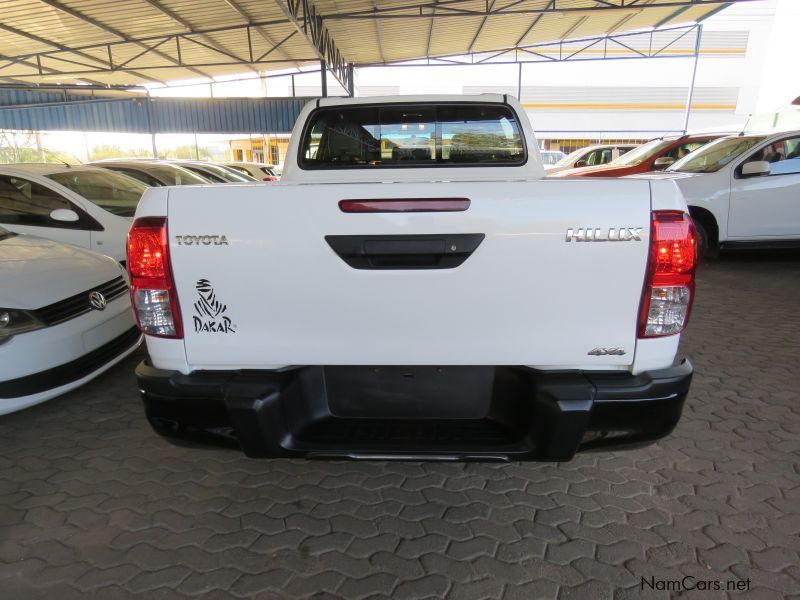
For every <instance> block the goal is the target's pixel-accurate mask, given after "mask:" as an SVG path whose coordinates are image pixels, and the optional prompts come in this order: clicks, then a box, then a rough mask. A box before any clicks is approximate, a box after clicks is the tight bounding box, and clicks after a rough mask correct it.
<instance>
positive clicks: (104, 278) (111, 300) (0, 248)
mask: <svg viewBox="0 0 800 600" xmlns="http://www.w3.org/2000/svg"><path fill="white" fill-rule="evenodd" d="M0 281H2V282H3V285H2V286H0V415H2V414H5V413H9V412H12V411H15V410H20V409H23V408H26V407H28V406H32V405H34V404H38V403H40V402H44V401H45V400H49V399H50V398H53V397H55V396H58V395H60V394H64V393H66V392H68V391H70V390H72V389H75V388H76V387H78V386H80V385H82V384H84V383H86V382H87V381H89V380H91V379H93V378H94V377H97V376H98V375H99V374H100V373H102V372H103V371H105V370H106V369H108V368H110V367H111V366H113V365H114V364H116V363H117V362H119V361H120V360H122V359H123V358H125V357H126V356H127V355H128V354H130V353H131V352H133V351H134V350H135V349H136V348H137V347H138V346H139V344H140V343H141V336H140V334H139V330H138V329H137V328H136V325H135V323H134V320H133V313H132V311H131V302H130V295H129V292H128V278H127V275H126V274H125V272H124V270H123V269H122V267H121V266H120V265H119V263H117V262H116V261H114V260H113V259H111V258H109V257H107V256H102V255H100V254H97V253H96V252H89V251H88V250H84V249H82V248H76V247H74V246H70V245H67V244H59V243H58V242H53V241H50V240H44V239H41V238H36V237H32V236H25V235H17V234H14V233H11V232H10V231H8V230H6V229H3V228H2V227H0Z"/></svg>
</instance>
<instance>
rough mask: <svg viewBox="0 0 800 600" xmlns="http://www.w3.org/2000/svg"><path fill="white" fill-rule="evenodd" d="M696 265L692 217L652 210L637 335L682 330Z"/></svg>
mask: <svg viewBox="0 0 800 600" xmlns="http://www.w3.org/2000/svg"><path fill="white" fill-rule="evenodd" d="M696 266H697V235H696V233H695V230H694V225H693V223H692V219H691V217H690V216H689V215H688V214H686V213H685V212H682V211H677V210H656V211H653V218H652V225H651V229H650V252H649V257H648V261H647V279H646V281H645V286H644V293H643V295H642V303H641V307H640V312H639V332H638V333H639V337H640V338H651V337H661V336H665V335H674V334H676V333H680V332H681V331H683V329H684V328H685V327H686V324H687V322H688V321H689V313H690V311H691V308H692V301H693V299H694V272H695V268H696Z"/></svg>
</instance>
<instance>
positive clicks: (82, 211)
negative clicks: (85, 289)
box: [0, 159, 275, 263]
mask: <svg viewBox="0 0 800 600" xmlns="http://www.w3.org/2000/svg"><path fill="white" fill-rule="evenodd" d="M232 164H236V163H232ZM246 164H249V165H251V166H252V167H255V166H257V165H256V164H255V163H246ZM264 167H265V168H266V167H268V166H267V165H264ZM271 172H273V171H271ZM267 177H271V178H272V179H271V180H274V179H275V176H274V175H269V176H267V175H266V174H265V176H264V177H263V178H262V180H263V179H266V178H267ZM256 182H257V180H256V179H255V178H253V177H251V176H250V175H248V174H246V173H243V172H241V171H238V170H236V169H234V168H231V167H228V166H226V165H217V164H214V163H207V162H202V161H157V160H123V159H120V160H116V159H115V160H104V161H97V162H94V163H90V164H88V165H74V166H73V165H66V164H60V163H23V164H11V165H0V225H2V226H3V227H5V228H6V229H8V230H9V231H12V232H16V233H23V234H28V235H37V236H40V237H43V238H47V239H51V240H55V241H59V242H65V243H68V244H73V245H75V246H80V247H82V248H86V249H89V250H94V251H96V252H100V253H102V254H105V255H107V256H111V257H112V258H114V259H116V260H117V261H119V262H121V263H124V262H125V236H126V235H127V233H128V229H129V228H130V225H131V217H133V214H134V212H135V211H136V205H137V204H138V203H139V199H140V198H141V197H142V194H143V193H144V191H145V190H146V189H147V188H148V187H160V186H171V185H207V184H209V183H234V184H246V183H256Z"/></svg>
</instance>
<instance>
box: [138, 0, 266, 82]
mask: <svg viewBox="0 0 800 600" xmlns="http://www.w3.org/2000/svg"><path fill="white" fill-rule="evenodd" d="M142 1H143V2H145V3H146V4H147V5H148V6H151V7H152V8H154V9H156V10H157V11H159V12H160V13H161V14H163V15H166V16H167V17H169V18H170V19H172V20H173V21H175V22H176V23H178V24H179V25H180V26H182V27H185V28H186V30H187V33H191V34H192V35H196V36H197V37H198V38H200V39H201V40H203V42H205V44H200V45H204V46H205V47H207V48H209V50H214V51H216V52H219V53H220V54H224V55H225V56H228V57H230V58H233V59H234V60H236V61H238V62H239V63H241V64H242V66H244V67H246V68H247V69H248V70H250V71H252V72H253V73H256V74H258V69H254V68H253V67H251V66H250V65H249V64H247V62H248V61H247V60H245V59H243V58H241V57H240V56H237V55H236V54H235V53H234V52H231V51H230V50H229V49H227V48H226V47H225V46H223V45H222V44H220V43H219V42H217V41H215V40H214V39H212V38H211V37H209V36H208V35H207V34H204V33H200V32H198V31H197V30H196V29H195V28H194V25H192V24H191V23H190V22H189V21H187V20H186V19H184V18H183V17H182V16H180V15H179V14H177V13H176V12H174V11H172V10H170V9H169V8H167V7H166V6H164V5H163V4H161V3H160V2H158V1H157V0H142ZM186 39H191V38H186ZM192 41H195V40H192ZM195 43H199V42H196V41H195Z"/></svg>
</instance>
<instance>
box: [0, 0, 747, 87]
mask: <svg viewBox="0 0 800 600" xmlns="http://www.w3.org/2000/svg"><path fill="white" fill-rule="evenodd" d="M743 1H750V0H728V1H721V0H4V2H3V3H2V4H3V7H2V8H3V13H2V21H0V82H4V83H45V84H53V83H76V82H90V83H100V84H112V85H133V84H145V83H158V82H161V83H163V82H169V81H176V80H187V79H196V78H209V79H210V78H214V77H219V76H224V75H231V74H239V73H247V72H251V73H256V72H263V71H273V70H278V69H286V68H299V67H301V66H304V65H310V64H315V63H317V62H318V61H319V60H320V59H322V58H324V59H325V60H326V61H327V63H328V65H329V68H330V69H331V72H332V73H333V75H334V76H335V77H336V78H337V79H338V80H339V81H340V82H341V83H343V84H346V80H347V78H348V67H349V65H356V66H363V65H375V64H387V63H393V62H401V61H408V60H415V59H424V58H435V57H442V56H452V55H457V54H469V53H480V52H489V51H494V50H501V49H510V48H517V47H524V46H526V45H532V44H536V43H541V42H550V41H559V40H563V39H574V38H580V37H584V36H599V35H606V34H611V33H614V34H618V33H623V32H627V31H634V30H640V29H648V28H654V27H662V26H668V25H673V24H676V23H685V22H698V21H701V20H703V19H705V18H707V17H708V16H710V15H711V14H713V13H715V12H717V11H719V10H721V9H723V8H725V7H726V6H729V5H730V4H733V3H734V2H743Z"/></svg>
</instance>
